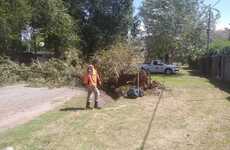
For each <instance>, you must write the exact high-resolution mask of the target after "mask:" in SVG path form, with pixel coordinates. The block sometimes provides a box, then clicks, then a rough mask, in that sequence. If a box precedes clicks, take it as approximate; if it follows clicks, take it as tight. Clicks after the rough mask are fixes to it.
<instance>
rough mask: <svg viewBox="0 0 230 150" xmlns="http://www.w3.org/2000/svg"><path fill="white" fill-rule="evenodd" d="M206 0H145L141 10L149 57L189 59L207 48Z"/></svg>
mask: <svg viewBox="0 0 230 150" xmlns="http://www.w3.org/2000/svg"><path fill="white" fill-rule="evenodd" d="M205 9H206V6H205V5H204V3H203V0H145V1H144V2H143V6H142V8H141V11H140V15H141V16H142V19H143V22H144V24H145V28H146V32H147V36H146V45H147V49H148V50H149V57H161V58H163V57H165V56H166V58H176V57H177V56H178V57H179V58H180V57H186V56H188V55H190V54H191V52H192V51H194V50H197V51H199V50H200V49H202V48H203V47H204V46H205V44H204V43H205V41H206V38H204V36H205V33H206V22H207V21H206V19H207V18H206V17H207V16H206V15H203V14H206V11H205Z"/></svg>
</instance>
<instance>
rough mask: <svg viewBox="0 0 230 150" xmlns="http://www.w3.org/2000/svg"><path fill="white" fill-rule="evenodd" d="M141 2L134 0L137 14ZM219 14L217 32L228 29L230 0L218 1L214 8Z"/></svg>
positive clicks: (213, 1) (207, 0)
mask: <svg viewBox="0 0 230 150" xmlns="http://www.w3.org/2000/svg"><path fill="white" fill-rule="evenodd" d="M142 1H143V0H134V7H135V8H136V12H135V13H137V12H138V7H140V6H141V3H142ZM216 1H217V0H205V2H206V3H207V4H215V3H216ZM215 8H217V9H218V10H219V11H220V13H221V18H220V19H219V20H218V21H217V26H216V29H217V30H222V29H224V28H225V27H228V28H230V25H229V24H230V0H220V2H219V3H218V4H217V5H216V6H215Z"/></svg>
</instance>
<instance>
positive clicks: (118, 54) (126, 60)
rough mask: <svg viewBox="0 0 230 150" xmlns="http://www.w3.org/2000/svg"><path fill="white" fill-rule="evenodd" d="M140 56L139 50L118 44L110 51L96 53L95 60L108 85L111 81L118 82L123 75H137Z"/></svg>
mask: <svg viewBox="0 0 230 150" xmlns="http://www.w3.org/2000/svg"><path fill="white" fill-rule="evenodd" d="M140 56H141V55H140V53H139V52H138V51H137V50H135V49H132V47H130V46H129V45H127V44H125V43H122V42H118V43H117V44H115V45H114V46H112V47H111V48H110V49H106V50H102V51H100V52H98V53H96V54H95V56H94V58H93V59H96V60H97V62H98V65H97V68H98V70H99V72H100V73H101V77H102V80H103V82H104V83H105V85H106V84H107V83H109V82H110V81H111V80H112V81H118V78H119V76H120V75H121V74H136V73H137V71H138V62H139V61H138V60H139V59H140V58H141V57H140ZM141 61H142V60H141Z"/></svg>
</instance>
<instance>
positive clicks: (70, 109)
mask: <svg viewBox="0 0 230 150" xmlns="http://www.w3.org/2000/svg"><path fill="white" fill-rule="evenodd" d="M81 110H85V108H83V107H67V108H62V109H60V111H81Z"/></svg>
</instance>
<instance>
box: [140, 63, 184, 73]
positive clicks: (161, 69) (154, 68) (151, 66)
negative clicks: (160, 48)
mask: <svg viewBox="0 0 230 150" xmlns="http://www.w3.org/2000/svg"><path fill="white" fill-rule="evenodd" d="M141 68H142V69H144V70H145V71H147V72H149V73H165V74H174V73H176V72H177V71H179V68H178V67H177V66H176V65H167V64H165V63H163V62H161V61H160V60H152V61H151V63H147V64H142V65H141Z"/></svg>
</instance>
